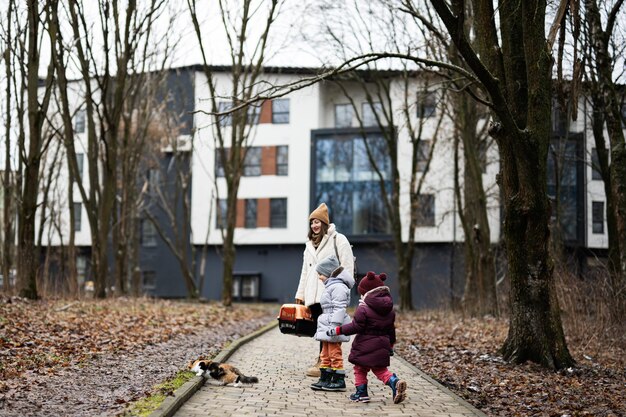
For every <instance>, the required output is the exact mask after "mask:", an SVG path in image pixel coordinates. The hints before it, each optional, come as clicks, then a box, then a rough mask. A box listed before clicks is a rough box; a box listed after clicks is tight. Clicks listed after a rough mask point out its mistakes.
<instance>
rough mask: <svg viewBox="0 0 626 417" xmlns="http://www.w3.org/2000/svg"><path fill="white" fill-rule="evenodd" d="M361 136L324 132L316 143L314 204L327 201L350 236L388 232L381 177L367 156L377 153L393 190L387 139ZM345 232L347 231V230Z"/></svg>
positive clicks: (382, 173)
mask: <svg viewBox="0 0 626 417" xmlns="http://www.w3.org/2000/svg"><path fill="white" fill-rule="evenodd" d="M366 140H367V146H366V142H365V140H364V139H363V137H362V136H361V135H356V137H355V135H353V134H342V135H339V134H334V135H320V136H318V137H317V138H316V139H315V142H314V146H315V149H314V153H313V157H314V161H315V162H314V169H315V173H314V176H313V178H314V184H313V186H314V189H313V192H314V199H313V201H312V207H313V208H315V207H316V206H317V205H318V204H319V203H321V202H325V203H327V204H328V205H329V207H331V209H332V214H331V218H332V219H333V223H335V225H337V228H338V229H339V230H341V231H342V232H343V233H346V234H350V235H376V234H377V235H381V234H388V233H389V232H390V228H389V216H388V215H387V213H386V209H385V205H384V203H383V198H382V197H381V183H380V180H381V178H380V177H379V175H378V173H377V172H376V169H375V168H374V166H372V164H371V163H370V160H369V158H368V157H367V150H368V149H369V151H370V152H371V153H372V154H373V155H376V158H375V162H376V167H377V168H378V169H379V171H380V173H381V175H382V179H383V181H385V187H386V189H387V190H391V158H390V157H389V152H388V148H387V146H386V143H385V140H384V138H383V137H382V136H381V135H380V134H379V133H377V134H374V133H370V134H368V135H367V136H366ZM344 231H345V232H344Z"/></svg>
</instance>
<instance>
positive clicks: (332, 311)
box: [315, 267, 354, 342]
mask: <svg viewBox="0 0 626 417" xmlns="http://www.w3.org/2000/svg"><path fill="white" fill-rule="evenodd" d="M333 275H335V276H333V277H330V278H328V279H327V280H326V282H325V283H324V292H323V293H322V297H321V299H320V304H321V305H322V314H321V315H320V316H319V318H318V319H317V332H316V333H315V340H319V341H322V342H348V341H350V337H349V336H346V335H338V336H328V335H327V334H326V331H327V330H330V329H334V328H335V327H337V326H341V325H343V324H347V323H350V316H348V313H346V308H347V307H348V304H350V289H351V288H352V287H353V286H354V278H352V275H351V274H350V273H348V272H347V271H346V270H344V269H343V268H341V267H339V268H338V269H337V270H336V271H335V272H334V273H333Z"/></svg>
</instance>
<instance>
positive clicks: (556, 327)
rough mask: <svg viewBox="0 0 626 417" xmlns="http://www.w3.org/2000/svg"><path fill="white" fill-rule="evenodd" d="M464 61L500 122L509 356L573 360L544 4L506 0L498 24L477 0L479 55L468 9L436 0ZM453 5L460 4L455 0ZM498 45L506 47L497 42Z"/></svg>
mask: <svg viewBox="0 0 626 417" xmlns="http://www.w3.org/2000/svg"><path fill="white" fill-rule="evenodd" d="M431 3H432V5H433V7H434V8H435V9H436V12H437V14H438V15H439V17H440V18H441V19H442V21H443V23H444V25H445V26H446V29H447V31H448V33H449V34H450V36H451V38H452V41H453V42H454V44H455V45H456V47H457V49H458V51H459V53H460V54H461V55H462V56H463V58H464V60H465V62H466V64H467V66H468V67H469V68H470V69H471V71H472V72H473V73H474V74H475V76H476V77H477V80H478V81H479V82H480V84H481V85H482V87H483V88H484V91H486V93H487V94H488V95H489V98H490V101H491V109H492V111H493V113H494V115H495V116H496V119H497V122H496V123H494V125H493V126H492V128H491V129H490V134H491V135H492V136H493V137H494V138H495V140H496V142H497V144H498V148H499V151H500V164H501V171H500V175H499V184H500V187H501V189H502V192H503V196H504V214H505V218H504V235H505V244H506V251H507V260H508V271H509V272H508V274H509V278H510V282H511V290H510V299H509V302H510V311H511V312H510V327H509V334H508V337H507V339H506V341H505V343H504V346H503V347H502V352H503V356H504V358H505V359H506V360H509V361H512V362H515V363H521V362H524V361H526V360H531V361H534V362H537V363H540V364H542V365H544V366H546V367H549V368H552V369H556V368H563V367H568V366H570V365H571V364H572V363H573V362H574V361H573V359H572V357H571V356H570V354H569V351H568V349H567V345H566V342H565V336H564V334H563V327H562V323H561V318H560V312H559V304H558V300H557V298H556V291H555V286H554V277H553V265H552V259H551V257H550V252H549V228H548V225H549V219H550V210H549V208H550V207H549V202H548V198H547V195H546V163H547V159H546V158H547V152H548V146H549V144H550V138H551V118H550V117H547V116H546V115H550V114H551V110H552V96H551V94H552V88H551V87H552V84H551V81H552V77H551V75H552V74H551V69H552V57H551V55H550V53H551V45H550V44H549V42H548V41H547V39H546V36H545V30H546V22H545V16H546V3H545V1H541V0H527V1H524V2H519V3H516V2H503V3H501V4H500V7H499V9H498V11H499V19H500V21H499V26H498V27H496V24H495V21H496V19H495V17H494V14H495V11H494V9H493V4H492V3H491V2H490V1H482V0H481V1H477V3H476V5H477V8H476V10H477V12H476V28H477V32H476V33H477V37H478V43H479V50H480V51H481V55H480V56H479V55H477V53H476V52H475V51H474V49H473V48H472V47H471V45H470V42H469V40H468V39H467V37H466V34H465V32H464V31H463V27H464V26H463V21H464V18H465V16H464V10H463V9H462V8H460V10H456V9H455V10H454V12H453V11H451V10H450V8H449V7H448V5H447V3H446V2H444V1H442V0H431ZM455 5H458V4H457V3H455ZM500 43H501V45H500Z"/></svg>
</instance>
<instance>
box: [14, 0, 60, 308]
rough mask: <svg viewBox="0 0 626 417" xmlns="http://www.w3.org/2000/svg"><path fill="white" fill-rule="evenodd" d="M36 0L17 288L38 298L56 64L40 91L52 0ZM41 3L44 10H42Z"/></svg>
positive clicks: (32, 3) (32, 2)
mask: <svg viewBox="0 0 626 417" xmlns="http://www.w3.org/2000/svg"><path fill="white" fill-rule="evenodd" d="M40 3H41V2H39V1H37V0H29V1H28V3H27V8H28V19H27V21H28V24H27V29H28V37H27V55H28V59H27V62H26V67H25V69H24V72H23V79H22V80H23V82H24V84H25V88H26V91H27V99H28V101H27V102H28V105H27V112H28V143H27V144H26V143H25V142H22V143H20V149H19V152H20V158H21V159H22V162H23V164H24V171H23V182H22V184H21V187H22V188H21V190H20V191H21V195H20V198H19V204H20V206H19V210H18V254H17V258H18V262H17V265H18V268H17V270H18V275H17V278H18V279H17V289H18V292H19V294H20V295H21V296H23V297H27V298H37V297H38V293H37V269H38V267H39V256H38V253H37V251H38V248H37V247H36V244H35V221H36V211H37V198H38V195H39V182H40V165H41V158H42V154H43V151H44V149H45V148H46V146H47V143H46V142H45V138H44V137H43V135H42V126H43V123H44V121H45V118H46V114H47V111H48V105H49V103H50V97H51V92H52V83H53V81H54V64H53V62H52V61H50V62H49V64H48V71H47V75H46V78H45V80H44V81H43V85H44V87H43V90H42V94H40V91H41V90H40V86H39V82H40V79H39V66H40V64H41V59H40V52H41V51H40V47H41V42H42V37H43V36H44V30H43V28H44V22H42V20H41V19H42V13H41V12H43V15H44V16H45V15H49V13H50V7H51V3H52V2H51V1H46V2H44V3H43V4H40ZM40 5H42V6H43V10H41V12H40Z"/></svg>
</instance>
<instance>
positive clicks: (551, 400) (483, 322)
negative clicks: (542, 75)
mask: <svg viewBox="0 0 626 417" xmlns="http://www.w3.org/2000/svg"><path fill="white" fill-rule="evenodd" d="M396 326H397V332H398V343H397V344H396V346H395V347H394V348H395V350H396V351H397V352H398V353H399V354H400V355H402V356H403V357H404V358H405V359H407V360H408V361H409V362H411V363H413V364H414V365H416V366H417V367H418V368H420V369H421V370H423V371H424V372H426V373H428V374H429V375H431V376H432V377H433V378H435V379H436V380H437V381H439V382H440V383H441V384H443V385H444V386H446V387H447V388H449V389H450V390H452V391H453V392H455V393H456V394H457V395H459V396H460V397H462V398H464V399H465V400H467V401H468V402H470V403H471V404H473V405H474V406H476V407H477V408H479V409H481V410H482V411H483V412H485V413H486V414H488V415H492V416H503V415H506V416H528V415H533V416H534V415H538V416H566V415H569V416H587V415H589V416H591V415H593V416H622V415H626V395H625V393H626V335H624V331H623V330H622V331H621V332H617V333H616V334H615V335H614V336H612V337H609V336H608V335H607V336H606V337H604V338H597V337H592V338H589V337H586V338H585V337H584V335H581V336H579V337H570V338H568V347H569V349H570V352H571V353H572V355H573V356H574V358H575V359H576V360H577V361H578V364H577V366H576V367H574V368H569V369H565V370H562V371H560V372H552V371H549V370H545V369H543V368H541V367H539V366H538V365H535V364H532V363H526V364H523V365H510V364H508V363H506V362H505V361H503V360H502V358H501V356H500V355H499V354H498V349H499V348H500V347H501V346H502V344H503V342H504V340H505V338H506V334H507V330H508V322H507V321H506V320H502V319H500V320H499V319H494V318H483V319H467V318H465V319H464V318H462V317H460V316H458V315H455V314H453V313H450V312H422V313H406V314H400V315H399V316H398V319H397V320H396ZM566 335H567V328H566ZM589 352H595V353H594V355H593V359H590V358H592V356H591V355H589V354H588V353H589Z"/></svg>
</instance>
